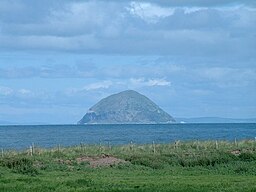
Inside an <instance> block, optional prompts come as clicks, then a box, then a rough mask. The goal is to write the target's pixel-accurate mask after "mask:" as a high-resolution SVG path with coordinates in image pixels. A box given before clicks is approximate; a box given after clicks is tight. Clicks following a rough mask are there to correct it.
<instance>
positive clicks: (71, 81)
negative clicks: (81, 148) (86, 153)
mask: <svg viewBox="0 0 256 192" xmlns="http://www.w3.org/2000/svg"><path fill="white" fill-rule="evenodd" d="M255 42H256V3H255V2H254V1H249V0H245V1H231V0H223V1H220V0H217V1H216V0H215V1H203V0H192V1H191V0H190V1H188V0H184V1H178V0H171V1H162V0H160V1H153V0H147V1H128V0H124V1H116V0H111V1H104V0H100V1H94V0H88V1H81V0H71V1H67V0H64V1H63V0H62V1H61V0H56V1H51V0H45V1H36V2H35V1H30V0H11V1H10V0H2V1H1V2H0V53H1V54H0V107H1V110H0V121H2V120H3V121H5V120H6V121H12V120H13V117H14V118H15V119H16V121H17V122H18V123H33V122H43V123H74V122H76V121H77V120H78V119H80V117H81V116H82V115H83V114H84V113H85V112H86V110H87V108H89V107H91V105H93V104H94V103H95V102H97V101H98V100H99V99H101V98H103V97H105V96H108V95H109V94H112V93H116V92H119V91H122V90H126V89H135V90H137V91H139V92H141V93H143V94H145V95H147V96H148V97H149V98H151V99H152V100H154V101H155V102H156V103H157V104H159V105H160V106H161V107H162V108H163V109H165V110H166V111H167V112H169V113H170V114H171V115H173V116H174V117H195V116H221V117H232V118H240V117H242V118H252V117H255V114H256V101H255V99H254V98H256V66H255V62H256V43H255ZM16 121H15V122H16Z"/></svg>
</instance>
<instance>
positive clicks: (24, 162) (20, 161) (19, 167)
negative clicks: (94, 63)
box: [0, 157, 38, 175]
mask: <svg viewBox="0 0 256 192" xmlns="http://www.w3.org/2000/svg"><path fill="white" fill-rule="evenodd" d="M0 165H1V166H4V167H7V168H9V169H11V170H12V171H14V172H15V173H21V174H27V175H37V174H38V170H37V169H36V168H35V167H34V166H33V161H32V160H30V159H28V158H25V157H21V158H19V157H12V158H5V159H2V160H1V161H0Z"/></svg>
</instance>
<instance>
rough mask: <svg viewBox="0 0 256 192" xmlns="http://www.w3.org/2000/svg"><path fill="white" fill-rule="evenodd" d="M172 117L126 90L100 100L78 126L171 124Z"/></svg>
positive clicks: (143, 98) (147, 100)
mask: <svg viewBox="0 0 256 192" xmlns="http://www.w3.org/2000/svg"><path fill="white" fill-rule="evenodd" d="M172 122H175V120H174V119H173V117H172V116H170V115H169V114H168V113H166V112H165V111H163V110H162V109H161V108H160V107H159V106H157V105H156V104H155V103H154V102H153V101H151V100H150V99H149V98H147V97H146V96H144V95H142V94H140V93H138V92H136V91H133V90H127V91H123V92H120V93H118V94H114V95H111V96H109V97H107V98H104V99H102V100H101V101H99V102H98V103H97V104H95V105H94V106H93V107H91V108H90V109H89V111H88V112H87V113H86V114H85V115H84V117H83V118H82V119H81V120H80V121H79V122H78V124H129V123H136V124H144V123H145V124H148V123H154V124H156V123H172Z"/></svg>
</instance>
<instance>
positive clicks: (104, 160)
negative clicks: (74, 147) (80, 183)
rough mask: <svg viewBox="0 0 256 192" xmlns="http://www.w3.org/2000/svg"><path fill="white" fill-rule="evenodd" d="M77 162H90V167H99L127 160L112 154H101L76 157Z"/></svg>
mask: <svg viewBox="0 0 256 192" xmlns="http://www.w3.org/2000/svg"><path fill="white" fill-rule="evenodd" d="M76 161H77V163H79V164H80V163H82V162H88V163H89V164H90V167H93V168H96V167H101V166H112V165H117V164H119V163H127V161H125V160H123V159H119V158H116V157H113V156H109V155H105V154H104V155H102V156H94V157H88V156H84V157H79V158H77V159H76Z"/></svg>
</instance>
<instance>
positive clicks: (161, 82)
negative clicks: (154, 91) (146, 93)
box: [129, 78, 171, 87]
mask: <svg viewBox="0 0 256 192" xmlns="http://www.w3.org/2000/svg"><path fill="white" fill-rule="evenodd" d="M129 82H130V83H131V85H129V86H131V87H152V86H170V85H171V82H170V81H167V80H165V79H147V80H146V79H145V78H137V79H136V78H131V79H130V80H129Z"/></svg>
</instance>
